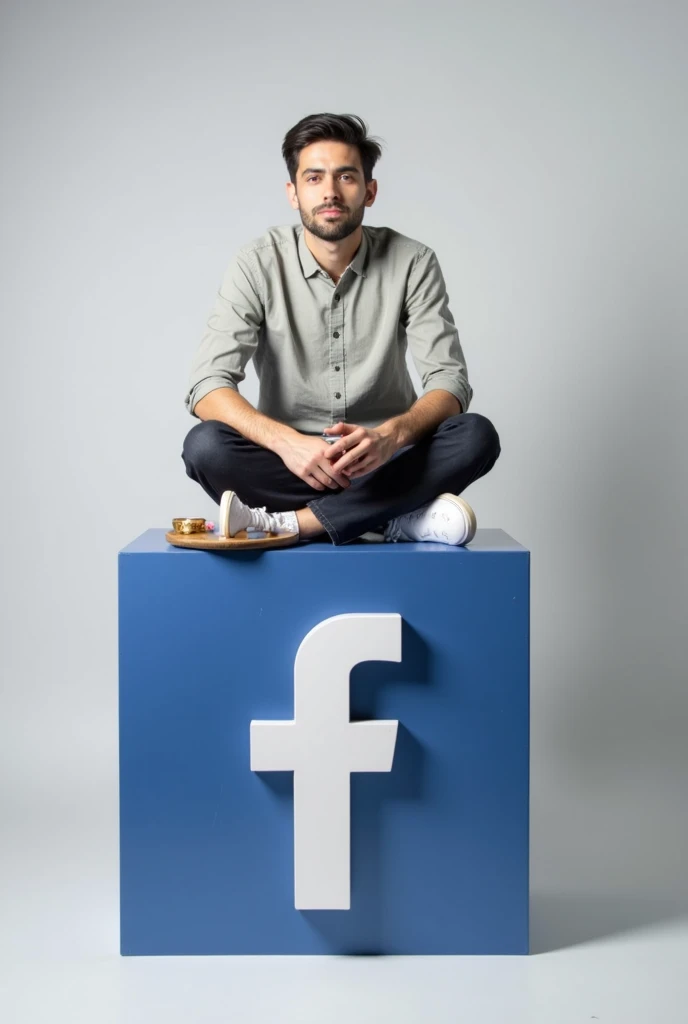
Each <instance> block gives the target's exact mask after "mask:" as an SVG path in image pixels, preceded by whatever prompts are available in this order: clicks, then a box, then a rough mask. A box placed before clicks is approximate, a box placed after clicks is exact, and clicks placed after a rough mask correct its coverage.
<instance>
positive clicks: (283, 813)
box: [119, 529, 530, 955]
mask: <svg viewBox="0 0 688 1024" xmlns="http://www.w3.org/2000/svg"><path fill="white" fill-rule="evenodd" d="M529 583H530V555H529V552H528V551H527V549H525V548H523V547H522V546H521V545H519V544H517V543H516V542H515V541H514V540H512V538H511V537H509V536H508V535H507V534H506V533H504V531H502V530H490V529H479V530H478V532H477V534H476V536H475V538H474V540H473V541H472V542H471V544H470V545H468V546H467V547H465V548H461V547H458V548H454V547H447V546H445V545H439V544H403V543H400V544H364V543H355V544H350V545H344V546H341V547H334V546H332V545H331V544H330V543H329V542H321V541H316V542H311V543H306V544H300V545H298V546H297V547H294V548H285V549H281V550H273V551H270V550H267V551H263V552H251V551H239V552H223V553H219V552H217V553H215V552H205V551H192V550H188V549H182V548H176V547H173V546H171V545H169V544H168V543H167V542H166V541H165V530H164V529H151V530H147V531H146V532H145V533H143V534H142V535H141V536H140V537H138V538H137V539H136V540H134V541H133V542H132V543H131V544H129V545H128V546H127V547H125V548H124V549H123V550H122V551H121V552H120V554H119V657H120V662H119V672H120V675H119V729H120V733H119V743H120V746H119V752H120V881H121V893H120V895H121V952H122V954H123V955H174V954H178V955H193V954H204V955H210V954H301V953H303V954H319V953H320V954H329V953H385V954H449V953H454V954H525V953H527V952H528V883H529V871H528V854H529V841H528V840H529V738H530V737H529ZM362 611H368V612H398V613H399V614H400V615H401V616H402V618H403V620H404V623H403V641H402V661H401V663H400V664H393V663H384V662H367V663H365V664H362V665H359V666H357V667H356V668H355V669H354V671H353V672H352V674H351V717H352V719H356V718H369V717H375V718H387V719H389V718H393V719H399V722H400V728H399V737H398V740H397V748H396V752H395V758H394V764H393V768H392V771H391V773H383V774H372V773H369V774H355V775H353V776H352V780H351V790H352V821H351V833H352V835H351V847H352V848H351V857H352V889H351V896H352V904H351V909H350V910H348V911H297V910H295V909H294V886H293V821H292V776H291V774H288V773H265V774H257V773H254V772H251V770H250V766H249V723H250V721H251V719H270V718H276V719H284V718H291V717H292V715H293V669H294V658H295V655H296V651H297V649H298V646H299V644H300V643H301V641H302V639H303V638H304V636H305V635H306V634H307V633H308V632H309V630H310V629H312V628H313V627H314V626H315V625H316V624H317V623H318V622H321V621H322V620H323V619H326V618H329V617H330V616H332V615H339V614H342V613H344V612H362ZM327 671H328V666H327V665H326V664H325V665H323V684H324V685H326V684H327Z"/></svg>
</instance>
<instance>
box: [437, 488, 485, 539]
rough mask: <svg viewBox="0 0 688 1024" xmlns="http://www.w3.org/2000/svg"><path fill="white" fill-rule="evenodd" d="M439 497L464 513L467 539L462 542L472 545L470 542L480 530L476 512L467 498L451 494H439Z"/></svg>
mask: <svg viewBox="0 0 688 1024" xmlns="http://www.w3.org/2000/svg"><path fill="white" fill-rule="evenodd" d="M437 497H438V498H446V499H447V501H451V502H452V504H454V505H456V507H457V508H458V509H460V510H461V512H462V513H463V518H464V520H465V523H466V530H467V536H466V539H465V540H462V541H461V544H462V545H463V544H470V542H471V541H472V540H473V538H474V537H475V531H476V530H477V528H478V522H477V520H476V518H475V512H474V511H473V509H472V508H471V506H470V505H469V504H468V502H467V501H466V500H465V498H460V497H459V496H458V494H449V493H448V492H447V493H445V494H438V495H437Z"/></svg>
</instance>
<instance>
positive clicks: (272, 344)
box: [182, 114, 501, 544]
mask: <svg viewBox="0 0 688 1024" xmlns="http://www.w3.org/2000/svg"><path fill="white" fill-rule="evenodd" d="M366 131H367V126H366V125H365V122H363V121H362V119H361V118H358V117H355V116H352V115H341V116H339V115H334V114H313V115H311V116H309V117H306V118H304V119H303V120H302V121H300V122H299V123H298V124H296V125H295V126H294V127H293V128H292V129H291V130H290V131H289V132H288V133H287V135H286V136H285V139H284V143H283V146H282V155H283V157H284V159H285V161H286V164H287V168H288V171H289V177H290V181H289V182H288V183H287V186H286V187H287V197H288V199H289V202H290V203H291V206H292V208H293V209H294V210H297V211H298V213H299V216H300V219H301V224H290V225H284V226H278V227H273V228H271V229H270V230H268V231H267V232H266V233H265V234H264V235H262V236H261V237H259V238H257V239H255V240H254V241H253V242H251V243H249V244H248V245H245V246H244V247H243V248H241V249H240V250H239V251H238V253H237V254H236V255H235V256H234V258H233V259H232V261H231V262H230V264H229V267H228V269H227V271H226V273H225V275H224V279H223V281H222V285H221V287H220V289H219V292H218V295H217V299H216V302H215V306H214V309H213V311H212V313H211V314H210V318H209V320H208V324H207V329H206V332H205V334H204V335H203V339H202V341H201V345H200V348H199V350H198V353H197V355H196V357H195V359H194V362H193V366H192V370H191V376H190V381H189V389H188V392H187V395H186V398H185V404H186V407H187V409H188V410H189V412H190V413H191V414H192V415H194V416H196V417H197V418H198V419H199V420H201V422H200V423H198V424H196V425H195V426H194V427H192V429H191V430H190V431H189V433H188V435H187V436H186V439H185V441H184V447H183V452H182V458H183V460H184V464H185V466H186V472H187V474H188V476H190V477H191V479H193V480H196V481H197V482H198V483H199V484H200V485H201V487H202V488H203V489H204V490H205V492H206V493H207V494H209V495H210V496H211V497H212V498H213V500H214V501H216V502H218V503H220V505H221V510H220V520H221V522H220V531H221V532H222V533H225V534H226V535H229V536H234V535H235V534H236V533H238V532H239V531H240V530H244V529H251V528H255V529H260V530H276V531H283V530H290V531H298V533H299V535H300V538H301V539H308V538H312V537H317V536H318V535H321V534H327V535H328V536H329V538H330V540H331V541H332V542H333V543H334V544H345V543H347V542H349V541H352V540H355V539H357V538H359V537H362V536H364V537H366V539H375V538H374V537H373V536H372V535H373V534H375V535H376V537H377V539H380V540H382V539H384V540H388V541H397V540H414V541H415V540H431V541H440V542H443V543H448V544H465V543H467V542H468V541H470V540H471V539H472V537H473V536H474V534H475V530H476V519H475V514H474V512H473V510H472V508H471V507H470V505H469V504H468V503H467V502H466V501H465V500H464V499H463V498H460V497H459V494H460V492H461V491H463V490H464V489H465V488H466V487H467V486H468V485H469V484H470V483H472V482H473V481H474V480H477V479H478V478H479V477H481V476H483V475H484V474H485V473H487V472H488V471H489V470H490V469H491V468H492V466H493V465H494V463H495V462H496V460H497V458H498V456H499V454H500V451H501V448H500V443H499V437H498V434H497V431H496V430H495V428H494V426H493V425H492V423H491V422H490V420H489V419H487V418H486V417H485V416H482V415H481V414H479V413H469V412H468V406H469V404H470V401H471V399H472V397H473V389H472V388H471V386H470V384H469V383H468V376H467V370H466V363H465V360H464V356H463V352H462V349H461V344H460V341H459V335H458V331H457V329H456V327H455V325H454V318H453V316H452V314H451V312H450V310H449V305H448V296H447V292H446V288H445V283H444V279H443V275H442V271H441V269H440V266H439V263H438V260H437V257H436V255H435V253H434V251H433V250H432V249H430V248H428V247H427V246H426V245H423V244H422V243H421V242H417V241H415V240H414V239H412V238H408V237H407V236H405V235H402V234H400V233H399V232H397V231H394V230H393V229H391V228H387V227H366V226H364V225H363V223H362V222H363V215H364V211H365V208H366V207H368V206H372V205H373V203H374V202H375V197H376V195H377V182H376V180H375V179H374V178H373V176H372V172H373V167H374V165H375V163H376V161H377V160H378V159H379V157H380V155H381V148H380V146H379V145H378V143H377V142H375V141H374V140H373V139H371V138H369V137H367V135H366ZM407 345H408V346H409V347H410V351H411V354H412V357H413V359H414V362H415V365H416V367H417V369H418V373H419V375H420V377H421V379H422V383H423V395H422V396H421V397H420V398H417V395H416V392H415V390H414V388H413V384H412V382H411V378H410V376H409V373H408V369H407V366H406V358H405V357H406V349H407ZM251 357H253V358H254V363H255V367H256V372H257V375H258V378H259V382H260V393H259V400H258V408H257V409H255V408H254V407H253V406H252V405H250V404H249V402H247V401H246V399H244V398H242V397H241V396H240V394H239V391H238V386H239V384H240V382H241V381H242V380H243V379H244V376H245V373H244V369H245V366H246V364H247V362H248V360H249V359H250V358H251Z"/></svg>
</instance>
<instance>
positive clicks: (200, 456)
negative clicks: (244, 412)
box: [182, 420, 222, 479]
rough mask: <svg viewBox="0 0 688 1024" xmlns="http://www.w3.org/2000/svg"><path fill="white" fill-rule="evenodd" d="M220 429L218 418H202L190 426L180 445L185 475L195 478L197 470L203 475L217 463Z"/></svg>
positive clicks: (219, 448) (219, 447)
mask: <svg viewBox="0 0 688 1024" xmlns="http://www.w3.org/2000/svg"><path fill="white" fill-rule="evenodd" d="M221 429H222V424H221V423H220V421H219V420H202V421H201V422H200V423H197V424H196V425H195V426H194V427H192V428H191V430H190V431H189V433H188V434H187V435H186V437H185V438H184V444H183V446H182V459H183V460H184V465H185V466H186V473H187V476H190V477H192V478H194V479H195V478H196V477H197V475H198V473H199V472H200V473H203V474H204V475H205V474H206V473H207V471H208V469H212V467H213V465H215V464H216V463H217V461H218V455H219V453H220V450H221V445H222V441H221V437H220V433H221Z"/></svg>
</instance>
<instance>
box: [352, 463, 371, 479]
mask: <svg viewBox="0 0 688 1024" xmlns="http://www.w3.org/2000/svg"><path fill="white" fill-rule="evenodd" d="M375 468H376V465H375V459H367V460H366V461H365V462H361V463H356V465H355V466H354V467H353V469H352V470H351V472H350V473H349V480H356V479H357V478H358V477H359V476H367V475H368V473H372V471H373V470H374V469H375Z"/></svg>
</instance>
